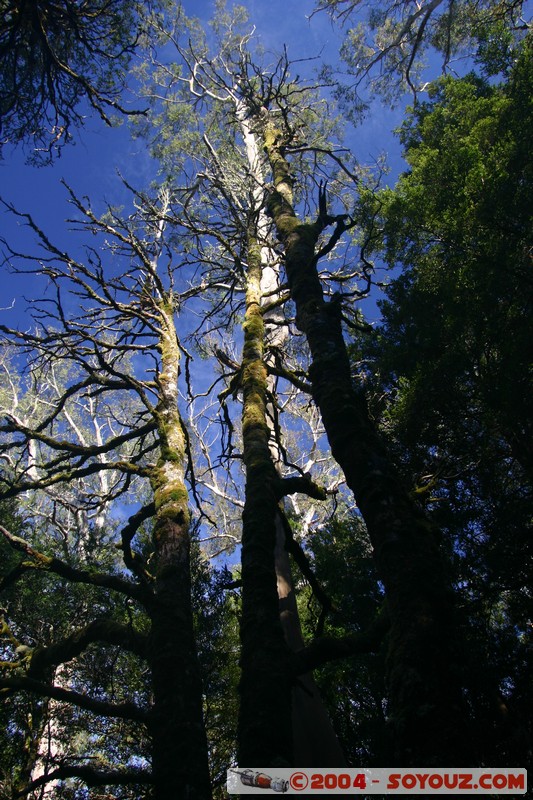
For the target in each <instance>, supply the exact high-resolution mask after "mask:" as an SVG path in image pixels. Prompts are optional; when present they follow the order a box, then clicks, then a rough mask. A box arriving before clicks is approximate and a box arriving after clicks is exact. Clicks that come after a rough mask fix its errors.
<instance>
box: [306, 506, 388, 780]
mask: <svg viewBox="0 0 533 800" xmlns="http://www.w3.org/2000/svg"><path fill="white" fill-rule="evenodd" d="M305 544H306V549H307V550H308V552H309V554H310V556H311V563H312V566H313V571H314V573H315V576H316V577H317V579H318V581H319V582H320V585H321V586H322V588H323V589H324V591H325V593H326V594H327V595H328V596H329V597H330V599H331V600H332V603H333V611H332V613H330V614H329V615H328V616H327V618H326V624H325V627H324V631H323V633H324V635H327V636H335V637H339V638H342V637H343V636H350V635H353V634H358V633H361V632H363V631H365V630H367V629H368V628H369V627H370V625H371V624H372V623H373V622H374V621H375V619H376V617H377V615H378V614H379V613H381V611H382V605H383V594H382V589H381V587H380V584H379V582H378V580H377V576H376V571H375V566H374V561H373V558H372V552H371V550H370V548H369V545H368V541H367V538H366V533H365V530H364V526H363V524H362V522H361V519H360V518H359V517H357V516H352V517H349V518H347V519H345V520H343V521H338V520H333V521H331V522H330V523H328V524H327V525H326V526H324V527H321V528H320V529H318V530H315V531H313V532H311V533H310V534H309V535H308V536H307V537H306V540H305ZM299 607H300V614H301V617H302V624H303V627H304V630H305V632H306V633H307V635H310V636H313V635H315V634H316V623H317V614H318V611H319V609H318V608H317V604H316V601H315V600H314V599H313V598H312V596H311V595H310V591H309V590H308V589H307V588H306V589H305V590H304V591H301V596H300V601H299ZM384 658H385V642H384V645H383V648H382V650H381V651H380V652H379V653H369V654H363V655H357V656H354V657H353V658H350V659H346V660H342V661H332V662H331V663H329V664H327V665H325V666H324V667H322V668H320V670H317V672H316V673H315V678H316V681H317V684H318V686H319V688H320V693H321V696H322V698H323V700H324V702H325V703H326V706H327V708H328V712H329V714H330V717H331V721H332V723H333V726H334V728H335V732H336V734H337V736H338V738H339V741H340V743H341V746H342V748H343V750H344V752H345V754H346V757H347V759H348V763H350V764H354V765H355V764H357V765H361V766H372V765H379V764H382V763H386V761H387V756H388V752H387V741H386V736H385V696H386V690H385V684H384Z"/></svg>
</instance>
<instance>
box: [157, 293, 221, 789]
mask: <svg viewBox="0 0 533 800" xmlns="http://www.w3.org/2000/svg"><path fill="white" fill-rule="evenodd" d="M158 306H159V318H160V319H159V321H160V330H161V334H160V348H161V370H160V373H159V376H158V389H159V403H158V406H157V411H156V414H157V429H158V431H157V432H158V436H159V441H160V454H159V459H158V462H157V464H156V466H155V468H154V470H153V472H152V475H151V484H152V489H153V492H154V501H155V518H154V531H153V541H154V548H155V562H156V570H155V592H154V598H153V601H152V603H151V607H150V609H149V610H150V617H151V632H150V643H149V648H148V657H149V659H150V664H151V668H152V685H153V702H154V705H153V709H152V712H151V734H152V743H153V745H152V746H153V779H154V786H155V795H154V796H155V798H156V800H168V798H171V797H172V798H176V800H179V799H180V798H183V800H185V798H187V800H193V798H198V800H200V798H202V800H203V798H209V797H211V789H210V779H209V769H208V763H207V740H206V735H205V729H204V723H203V711H202V684H201V677H200V669H199V663H198V658H197V649H196V642H195V636H194V630H193V615H192V607H191V577H190V538H189V526H190V513H189V508H188V493H187V489H186V486H185V476H184V472H185V466H184V465H185V458H186V453H185V450H186V444H185V435H184V430H183V426H182V421H181V418H180V413H179V410H178V372H179V362H180V351H179V345H178V340H177V336H176V330H175V325H174V317H173V308H172V303H171V302H170V300H169V299H168V298H164V299H162V300H160V301H159V302H158Z"/></svg>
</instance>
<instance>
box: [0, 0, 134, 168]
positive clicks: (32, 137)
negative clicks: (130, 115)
mask: <svg viewBox="0 0 533 800" xmlns="http://www.w3.org/2000/svg"><path fill="white" fill-rule="evenodd" d="M143 13H144V14H146V13H147V9H144V11H143V10H142V9H141V8H140V7H136V5H135V4H134V3H133V4H132V3H130V2H125V0H111V2H108V1H106V2H103V1H102V0H90V2H84V3H78V2H74V1H73V0H60V2H51V1H50V0H45V2H39V3H25V2H18V1H17V2H16V1H15V0H2V3H1V4H0V117H1V125H2V140H3V142H4V143H5V142H6V141H7V142H10V143H11V144H19V143H22V144H24V145H32V146H33V147H34V152H33V157H34V159H41V160H42V161H45V160H49V159H50V158H51V157H52V154H53V152H54V151H59V150H60V149H61V146H62V145H63V144H65V143H66V142H68V141H69V140H70V139H71V138H72V129H73V128H75V127H78V126H80V125H81V124H82V123H83V117H84V115H85V113H86V108H84V104H88V105H89V106H92V108H93V109H94V110H96V112H97V113H98V114H99V115H100V117H101V118H102V119H103V120H104V121H106V122H108V123H109V121H110V120H109V116H108V115H109V114H110V113H111V112H112V111H115V110H119V111H123V112H125V110H124V109H123V108H122V107H121V105H120V95H121V92H122V90H123V89H124V84H125V78H126V71H127V67H128V64H129V61H130V58H131V55H132V53H133V51H134V49H135V47H136V44H137V40H138V37H139V34H140V28H141V21H140V17H139V15H140V14H143ZM125 113H127V112H125Z"/></svg>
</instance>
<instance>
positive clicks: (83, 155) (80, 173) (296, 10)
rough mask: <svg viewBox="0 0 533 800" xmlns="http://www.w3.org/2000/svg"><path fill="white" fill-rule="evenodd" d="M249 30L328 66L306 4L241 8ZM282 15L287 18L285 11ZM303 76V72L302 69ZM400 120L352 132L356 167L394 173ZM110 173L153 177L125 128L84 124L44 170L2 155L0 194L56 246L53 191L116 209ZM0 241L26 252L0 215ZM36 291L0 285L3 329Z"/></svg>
mask: <svg viewBox="0 0 533 800" xmlns="http://www.w3.org/2000/svg"><path fill="white" fill-rule="evenodd" d="M184 5H185V10H186V12H187V13H189V14H191V15H197V16H199V17H201V18H202V19H208V18H209V17H210V16H211V12H212V9H213V7H214V3H212V2H207V1H206V0H201V2H194V0H188V2H185V3H184ZM243 5H246V6H247V8H248V9H249V13H250V22H251V23H252V24H254V25H255V26H256V33H257V35H258V37H259V38H260V39H261V41H262V42H263V44H264V46H265V47H266V49H267V50H272V51H275V52H280V51H281V48H282V46H283V45H284V44H286V45H287V46H288V51H289V56H290V58H291V59H303V58H307V57H310V56H318V55H320V54H321V55H322V56H323V57H324V58H325V59H327V60H329V61H333V60H334V59H335V58H336V54H337V52H338V48H339V45H340V41H341V36H342V34H341V31H339V29H338V28H336V27H334V26H332V25H331V22H330V20H329V18H328V17H327V16H326V15H325V14H316V15H314V16H313V17H312V19H310V20H309V19H308V16H309V15H310V14H311V11H312V8H313V2H312V0H268V2H264V0H248V2H245V3H243ZM288 7H289V8H290V11H287V9H288ZM303 68H304V67H303ZM400 118H401V114H400V112H396V113H391V112H390V111H389V110H387V109H386V108H385V107H381V106H380V105H379V104H377V105H376V107H375V109H374V111H373V113H372V115H371V116H369V117H368V119H367V120H366V122H365V124H364V125H363V126H362V127H360V128H359V129H357V130H356V131H354V133H353V135H352V136H351V144H352V146H353V148H354V150H355V152H356V155H357V157H358V158H359V160H360V161H361V162H363V163H365V162H372V161H373V160H374V159H375V158H377V157H378V156H379V155H380V153H382V152H383V151H387V152H388V153H389V156H390V159H391V163H392V166H393V167H394V171H395V172H396V171H397V170H398V168H399V166H400V161H399V159H398V152H399V149H398V144H397V142H396V141H395V139H394V137H392V136H391V129H392V128H393V127H394V126H395V125H396V124H397V123H398V121H399V119H400ZM117 173H121V174H122V175H124V177H126V178H127V179H128V180H130V181H131V182H132V183H133V185H135V186H137V187H139V188H142V187H143V186H145V185H146V184H147V183H148V182H149V180H150V178H151V177H153V165H152V164H151V163H150V161H149V158H148V156H147V153H146V146H145V145H144V144H143V143H142V142H140V141H135V140H134V139H132V138H131V137H130V135H129V131H128V124H127V122H126V123H124V124H123V125H122V126H121V127H118V128H109V127H107V126H105V125H104V124H103V123H102V122H101V121H100V120H99V119H98V118H97V117H96V116H95V115H92V116H89V117H88V119H87V123H86V126H85V128H84V129H82V130H80V131H78V132H77V133H76V135H75V144H71V145H70V146H68V147H65V148H64V149H63V151H62V155H61V158H59V159H57V160H56V162H55V163H54V164H53V165H52V166H47V167H40V168H37V167H31V166H29V165H28V164H26V163H25V154H24V152H23V151H22V149H21V148H17V149H15V150H14V151H12V152H9V151H7V150H6V151H5V158H4V161H2V162H0V194H1V196H2V197H3V198H4V199H5V200H7V201H9V202H10V203H12V204H14V205H15V206H16V207H17V208H18V209H19V210H20V211H24V212H29V213H31V214H32V216H34V218H35V220H36V221H37V222H38V224H39V225H40V226H41V228H42V229H43V230H45V231H46V233H47V234H48V235H49V236H50V238H51V239H52V240H54V241H55V242H57V243H58V244H60V245H61V243H62V242H67V241H69V239H70V237H69V234H68V227H67V226H66V224H65V222H64V220H65V219H66V218H67V217H68V216H69V213H70V209H69V207H68V205H67V197H66V191H65V189H64V187H63V186H62V185H61V184H60V180H61V179H64V180H65V181H66V182H67V183H68V184H69V185H71V186H72V188H73V189H74V190H75V192H76V193H77V194H78V195H87V196H89V197H91V201H92V203H93V205H94V206H95V208H96V209H98V206H99V204H100V203H102V204H103V203H104V202H109V203H112V204H115V203H120V201H121V198H122V191H121V185H120V180H119V179H118V177H117ZM0 235H2V236H4V237H5V238H6V239H8V241H9V242H10V243H12V245H13V246H14V247H15V248H18V247H21V248H26V249H28V244H29V238H28V231H27V229H22V228H21V226H20V224H19V223H17V222H16V221H15V220H13V219H12V218H11V217H10V215H8V214H6V213H5V212H4V211H3V210H0ZM43 287H44V284H43V283H42V282H41V283H39V282H38V279H35V278H28V277H25V278H19V277H16V276H10V277H9V279H8V280H5V277H4V278H3V280H2V290H1V292H0V307H2V308H5V307H6V306H9V305H10V304H11V302H12V301H13V300H15V307H14V308H13V309H12V310H10V311H0V313H1V314H2V316H3V318H4V321H5V322H6V324H9V325H15V324H24V318H25V314H24V308H25V306H26V303H25V302H24V300H23V299H22V297H21V294H24V295H26V296H27V297H28V298H31V297H36V296H38V295H39V294H40V293H42V291H43Z"/></svg>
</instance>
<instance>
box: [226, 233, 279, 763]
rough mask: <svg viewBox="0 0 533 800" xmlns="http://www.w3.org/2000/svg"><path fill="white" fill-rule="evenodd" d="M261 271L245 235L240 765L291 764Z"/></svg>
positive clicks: (252, 237)
mask: <svg viewBox="0 0 533 800" xmlns="http://www.w3.org/2000/svg"><path fill="white" fill-rule="evenodd" d="M261 274H262V264H261V248H260V245H259V243H258V242H257V239H256V238H255V235H254V232H251V233H250V234H249V237H248V275H247V291H246V315H245V321H244V347H243V359H242V391H243V412H242V429H243V453H244V463H245V467H246V487H245V506H244V512H243V534H242V603H243V605H242V620H241V667H242V675H241V683H240V701H241V702H240V712H239V734H238V736H239V741H238V761H239V764H241V765H242V766H244V767H269V766H283V765H286V766H288V765H290V764H291V763H292V725H291V672H290V669H289V649H288V647H287V644H286V642H285V639H284V635H283V630H282V627H281V623H280V617H279V604H278V593H277V585H276V569H275V562H274V549H275V545H276V518H277V514H278V496H277V493H276V482H277V479H278V478H277V473H276V470H275V467H274V464H273V462H272V458H271V453H270V447H269V439H270V428H269V425H268V422H267V405H266V397H267V371H266V367H265V363H264V339H265V325H264V320H263V313H262V311H261Z"/></svg>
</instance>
